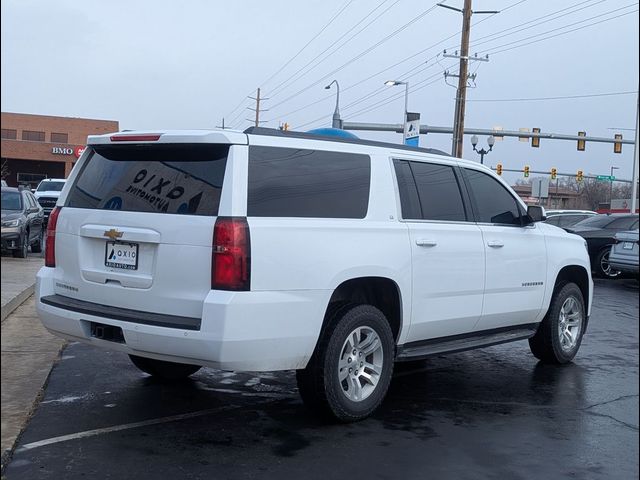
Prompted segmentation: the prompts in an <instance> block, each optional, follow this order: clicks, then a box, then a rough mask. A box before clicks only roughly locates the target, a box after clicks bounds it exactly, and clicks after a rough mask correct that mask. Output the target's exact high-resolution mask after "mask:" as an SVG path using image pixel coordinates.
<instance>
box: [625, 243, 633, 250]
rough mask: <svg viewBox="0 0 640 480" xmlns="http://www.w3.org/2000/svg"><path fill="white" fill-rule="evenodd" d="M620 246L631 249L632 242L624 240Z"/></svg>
mask: <svg viewBox="0 0 640 480" xmlns="http://www.w3.org/2000/svg"><path fill="white" fill-rule="evenodd" d="M622 248H624V249H625V250H633V242H624V243H623V244H622Z"/></svg>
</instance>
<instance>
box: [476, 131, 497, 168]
mask: <svg viewBox="0 0 640 480" xmlns="http://www.w3.org/2000/svg"><path fill="white" fill-rule="evenodd" d="M495 143H496V139H495V138H494V136H493V135H491V136H490V137H489V138H487V145H489V150H485V149H484V148H481V149H480V150H478V149H476V146H477V145H478V137H477V136H476V135H474V136H473V137H471V145H472V146H473V151H474V152H477V153H478V154H479V155H480V165H484V156H485V155H486V154H487V153H489V152H490V151H491V150H493V145H494V144H495Z"/></svg>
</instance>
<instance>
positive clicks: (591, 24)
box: [478, 2, 638, 55]
mask: <svg viewBox="0 0 640 480" xmlns="http://www.w3.org/2000/svg"><path fill="white" fill-rule="evenodd" d="M636 5H638V3H637V2H636V3H632V4H629V5H626V6H624V7H620V8H616V9H614V10H610V11H608V12H604V13H601V14H598V15H594V16H593V17H589V18H586V19H584V20H580V21H578V22H573V23H570V24H567V25H564V26H562V27H558V28H553V29H551V30H547V31H546V32H541V33H537V34H535V35H531V36H529V37H525V38H521V39H519V40H514V41H513V42H509V43H504V44H502V45H496V46H494V47H491V48H488V49H486V50H482V51H481V52H478V53H490V54H492V55H496V54H498V53H502V52H506V51H509V50H513V49H514V48H520V47H523V46H525V45H531V44H534V43H538V42H541V41H543V40H548V39H550V38H555V37H558V36H561V35H566V34H567V33H571V32H575V31H577V30H582V29H583V28H587V27H591V26H594V25H598V24H600V23H604V22H608V21H610V20H615V19H616V18H620V17H624V16H625V15H630V14H632V13H635V12H637V11H638V10H633V11H631V12H627V13H622V14H620V15H616V16H613V17H609V18H605V19H603V20H599V21H597V22H593V23H590V24H587V25H582V26H581V27H576V28H573V29H570V30H566V31H564V32H559V33H557V34H554V35H549V36H548V37H544V38H540V39H538V40H534V41H532V42H527V43H525V44H523V45H516V44H517V43H521V42H525V41H526V40H531V39H535V38H538V37H542V36H544V35H547V34H548V33H551V32H557V31H558V30H563V29H565V28H567V27H571V26H573V25H579V24H581V23H585V22H588V21H589V20H593V19H596V18H600V17H602V16H603V15H609V14H611V13H615V12H618V11H620V10H624V9H627V8H631V7H633V6H636ZM512 45H513V46H512ZM502 47H509V48H504V49H502V50H496V49H500V48H502Z"/></svg>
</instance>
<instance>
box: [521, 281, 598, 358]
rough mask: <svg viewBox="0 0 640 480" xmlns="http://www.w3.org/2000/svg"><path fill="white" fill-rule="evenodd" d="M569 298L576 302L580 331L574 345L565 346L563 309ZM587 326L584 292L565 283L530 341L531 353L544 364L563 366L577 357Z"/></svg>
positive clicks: (556, 292)
mask: <svg viewBox="0 0 640 480" xmlns="http://www.w3.org/2000/svg"><path fill="white" fill-rule="evenodd" d="M569 298H573V299H574V300H575V302H576V308H577V311H579V312H580V316H579V330H578V331H577V332H576V333H575V335H576V336H577V339H576V340H575V344H573V345H565V346H563V344H562V342H563V340H562V339H563V335H562V333H561V330H560V329H561V328H562V320H561V318H560V317H561V313H562V308H563V306H564V305H565V304H566V302H567V301H568V299H569ZM586 324H587V314H586V308H585V304H584V297H583V296H582V291H581V290H580V288H579V287H578V286H577V285H576V284H575V283H565V284H563V285H558V286H556V288H555V291H554V294H553V298H552V299H551V305H550V306H549V311H548V312H547V314H546V316H545V317H544V319H543V320H542V322H541V323H540V326H539V327H538V331H537V332H536V334H535V335H534V336H533V337H531V338H530V339H529V347H530V348H531V353H533V355H534V356H535V357H536V358H537V359H539V360H541V361H542V362H544V363H553V364H562V363H568V362H570V361H571V360H573V358H574V357H575V356H576V354H577V353H578V349H579V348H580V344H581V343H582V336H583V335H584V330H585V328H586Z"/></svg>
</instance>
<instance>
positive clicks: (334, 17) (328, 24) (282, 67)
mask: <svg viewBox="0 0 640 480" xmlns="http://www.w3.org/2000/svg"><path fill="white" fill-rule="evenodd" d="M353 1H354V0H348V1H347V2H346V3H345V4H344V5H343V6H342V7H341V8H340V10H338V11H337V12H336V13H335V14H334V15H333V17H331V18H330V19H329V21H328V22H327V23H326V24H325V25H324V27H322V28H321V29H320V31H319V32H318V33H316V34H315V35H314V36H313V37H312V38H311V40H309V41H308V42H307V43H306V44H305V45H304V47H302V48H301V49H300V50H298V53H296V54H295V55H294V56H293V57H291V58H290V59H289V60H288V61H287V62H286V63H285V64H284V65H282V66H281V67H280V68H279V69H278V70H277V71H276V72H275V73H273V74H272V75H271V76H270V77H269V78H267V79H266V80H265V81H264V82H262V86H263V87H264V86H265V85H266V84H267V83H268V82H270V81H271V80H272V79H273V78H274V77H275V76H276V75H278V74H279V73H280V72H281V71H282V70H284V69H285V68H286V67H287V66H288V65H289V64H290V63H291V62H293V61H294V60H295V59H296V58H297V57H298V56H299V55H300V54H301V53H302V52H303V51H304V50H305V49H306V48H307V47H308V46H309V45H310V44H311V43H312V42H313V41H314V40H315V39H316V38H318V37H319V36H320V35H321V34H322V32H324V31H325V30H326V29H327V28H328V27H329V26H330V25H331V24H332V23H333V22H334V21H335V20H336V19H337V18H338V17H339V16H340V15H341V14H342V12H344V11H345V10H346V9H347V7H348V6H349V5H351V4H352V3H353ZM385 1H386V0H385Z"/></svg>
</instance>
